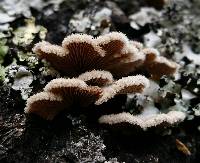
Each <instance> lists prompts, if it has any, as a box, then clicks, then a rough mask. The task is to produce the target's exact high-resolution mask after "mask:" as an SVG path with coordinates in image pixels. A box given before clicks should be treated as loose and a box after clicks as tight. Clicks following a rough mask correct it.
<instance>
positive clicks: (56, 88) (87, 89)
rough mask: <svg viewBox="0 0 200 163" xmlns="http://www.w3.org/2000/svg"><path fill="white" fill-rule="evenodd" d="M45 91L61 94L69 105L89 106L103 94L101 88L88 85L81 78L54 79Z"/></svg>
mask: <svg viewBox="0 0 200 163" xmlns="http://www.w3.org/2000/svg"><path fill="white" fill-rule="evenodd" d="M44 90H45V91H47V92H51V93H53V94H56V95H60V96H62V97H63V98H64V101H65V103H67V104H68V105H72V104H79V105H81V106H84V107H85V106H88V105H90V104H92V103H94V102H95V101H96V100H97V99H99V97H100V96H101V92H102V90H101V88H99V87H95V86H88V85H87V84H86V83H85V82H84V81H82V80H79V79H75V78H74V79H64V78H59V79H54V80H52V81H50V82H49V83H48V84H47V85H46V87H45V88H44Z"/></svg>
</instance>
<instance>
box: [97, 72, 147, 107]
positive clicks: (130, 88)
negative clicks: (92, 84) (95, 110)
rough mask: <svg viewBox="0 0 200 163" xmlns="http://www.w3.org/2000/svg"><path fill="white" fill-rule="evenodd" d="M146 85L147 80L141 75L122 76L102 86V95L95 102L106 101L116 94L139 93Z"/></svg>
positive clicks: (98, 103)
mask: <svg viewBox="0 0 200 163" xmlns="http://www.w3.org/2000/svg"><path fill="white" fill-rule="evenodd" d="M147 87H149V80H148V79H147V78H145V77H144V76H142V75H136V76H128V77H124V78H122V79H119V80H117V81H115V82H114V83H113V84H112V85H110V86H107V87H104V88H103V92H102V97H100V98H99V99H98V100H97V101H96V102H95V104H96V105H100V104H102V103H104V102H107V101H108V100H109V99H111V98H113V97H114V96H116V95H118V94H127V93H141V92H142V91H143V90H144V89H145V88H147Z"/></svg>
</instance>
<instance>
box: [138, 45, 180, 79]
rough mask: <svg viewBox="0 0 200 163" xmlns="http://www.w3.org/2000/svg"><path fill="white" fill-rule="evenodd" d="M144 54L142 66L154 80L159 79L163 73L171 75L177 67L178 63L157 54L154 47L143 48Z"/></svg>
mask: <svg viewBox="0 0 200 163" xmlns="http://www.w3.org/2000/svg"><path fill="white" fill-rule="evenodd" d="M143 52H144V54H145V55H146V57H145V60H144V63H143V66H142V68H144V69H145V70H146V71H147V72H148V73H149V74H150V75H151V78H152V79H154V80H159V79H160V78H161V77H162V76H163V75H172V74H174V73H175V72H176V70H177V69H178V67H179V66H178V64H177V63H175V62H173V61H170V60H168V59H166V58H165V57H163V56H159V52H158V51H157V50H156V49H150V48H148V49H144V50H143Z"/></svg>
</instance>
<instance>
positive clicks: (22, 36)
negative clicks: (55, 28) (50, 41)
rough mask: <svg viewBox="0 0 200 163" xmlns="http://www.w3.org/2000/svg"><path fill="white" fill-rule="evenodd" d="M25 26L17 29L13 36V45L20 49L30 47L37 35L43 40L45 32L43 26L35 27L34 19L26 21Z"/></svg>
mask: <svg viewBox="0 0 200 163" xmlns="http://www.w3.org/2000/svg"><path fill="white" fill-rule="evenodd" d="M25 23H26V25H25V26H22V27H19V28H17V29H16V30H15V31H14V32H13V34H14V37H13V43H14V44H15V45H19V46H22V47H26V46H27V45H30V44H31V43H32V41H33V39H34V38H35V36H36V35H37V34H38V36H39V38H40V39H42V40H43V39H45V37H46V33H47V30H46V28H44V27H43V26H40V25H35V18H31V19H26V20H25Z"/></svg>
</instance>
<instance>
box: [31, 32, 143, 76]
mask: <svg viewBox="0 0 200 163" xmlns="http://www.w3.org/2000/svg"><path fill="white" fill-rule="evenodd" d="M33 51H34V52H35V53H36V54H38V55H39V56H40V57H41V58H45V59H46V60H47V61H49V62H50V63H51V64H52V65H53V66H54V67H55V68H56V69H57V70H59V71H60V72H63V73H65V74H66V75H69V76H76V75H80V74H81V73H83V72H86V71H91V70H94V69H101V70H107V71H110V72H111V73H112V74H114V75H115V76H118V77H120V76H122V75H126V74H128V73H130V72H131V71H133V70H134V69H135V67H136V66H137V64H138V62H137V59H139V58H138V55H137V53H138V49H137V48H136V46H130V41H129V40H128V38H127V37H126V36H125V35H124V34H123V33H120V32H111V33H109V34H106V35H104V36H99V37H97V38H93V37H92V36H89V35H86V34H72V35H70V36H68V37H66V38H65V39H64V40H63V43H62V47H61V46H56V45H52V44H50V43H47V42H40V43H38V44H36V45H35V47H34V48H33ZM140 57H141V55H140Z"/></svg>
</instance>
